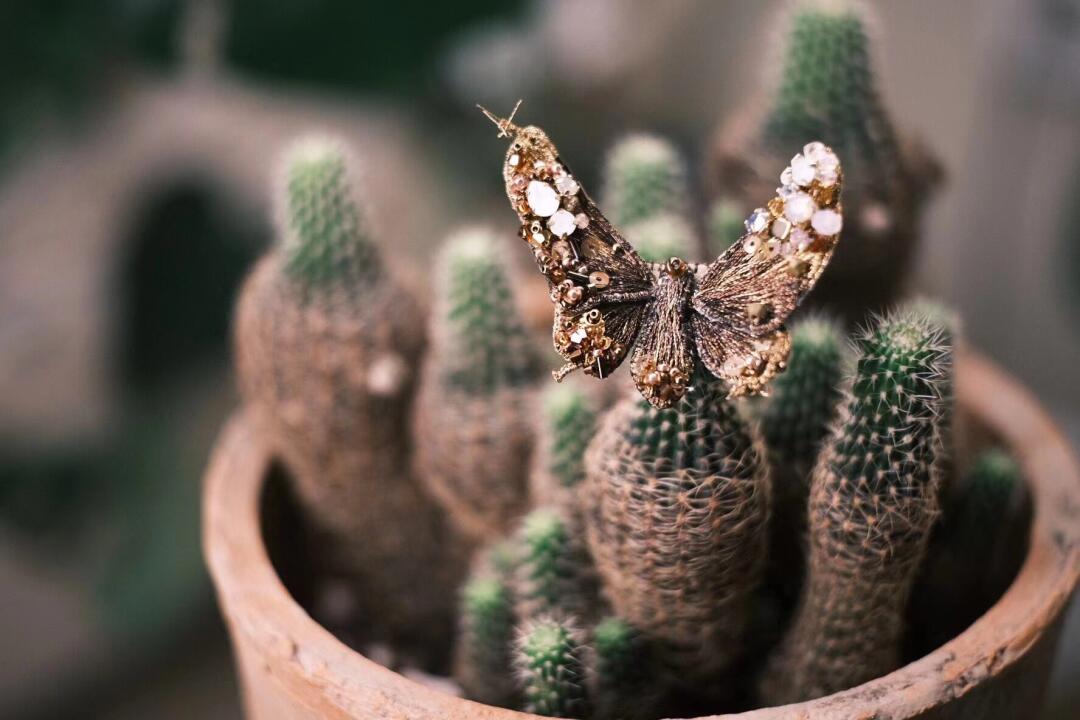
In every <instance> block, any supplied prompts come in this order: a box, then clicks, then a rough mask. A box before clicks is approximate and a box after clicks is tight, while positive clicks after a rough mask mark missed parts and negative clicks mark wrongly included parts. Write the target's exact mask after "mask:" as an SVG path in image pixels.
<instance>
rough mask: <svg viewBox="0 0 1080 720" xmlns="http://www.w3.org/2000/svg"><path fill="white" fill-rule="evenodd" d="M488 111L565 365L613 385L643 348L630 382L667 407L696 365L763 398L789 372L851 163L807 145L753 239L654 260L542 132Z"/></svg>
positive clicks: (832, 242) (757, 214) (754, 216)
mask: <svg viewBox="0 0 1080 720" xmlns="http://www.w3.org/2000/svg"><path fill="white" fill-rule="evenodd" d="M520 104H521V103H520V101H519V102H518V105H516V106H515V107H514V112H512V113H511V114H510V117H508V118H499V117H497V116H495V115H493V114H492V113H491V112H489V111H488V110H487V109H485V108H483V107H481V108H480V109H481V110H482V111H483V113H484V114H485V115H486V116H487V117H488V118H489V119H490V120H491V121H492V122H494V123H495V124H496V125H497V126H498V128H499V137H510V136H512V138H513V139H512V141H511V143H510V147H509V148H508V149H507V151H506V160H505V164H504V165H503V179H504V180H505V182H506V194H507V196H508V197H509V198H510V204H511V205H512V206H513V208H514V210H515V211H516V212H517V214H518V217H519V218H520V220H521V233H520V234H521V237H522V239H524V240H525V242H527V243H528V244H529V246H530V247H531V248H532V251H533V255H534V256H535V258H536V262H537V265H538V266H539V267H540V271H541V272H542V273H543V274H544V275H545V276H546V277H547V280H548V285H549V288H550V290H551V301H552V303H553V304H554V306H555V320H554V327H553V329H552V339H553V341H554V344H555V350H556V351H558V353H559V354H560V355H561V356H562V357H563V359H564V360H566V364H565V365H563V366H562V367H561V368H560V369H559V370H556V371H554V372H553V373H552V374H553V375H554V377H555V379H556V380H562V378H563V377H565V376H566V375H567V374H568V373H570V372H572V371H574V370H578V369H581V370H584V371H585V373H586V374H589V375H593V376H595V377H598V378H603V377H605V376H607V375H610V374H611V373H612V372H613V371H614V370H615V369H616V368H617V367H618V366H619V365H620V364H621V363H622V362H623V360H624V359H625V358H626V356H627V355H628V354H629V353H630V352H631V350H632V351H633V354H632V357H631V360H630V374H631V377H632V378H633V380H634V384H635V385H636V386H637V388H638V390H639V391H640V393H641V394H642V396H643V397H644V398H645V399H646V400H648V401H649V402H650V403H651V404H652V405H654V406H655V407H658V408H666V407H670V406H671V405H672V404H673V403H675V402H676V401H677V400H678V399H679V398H681V397H682V396H683V395H685V394H686V392H687V390H688V389H689V387H690V378H691V376H692V375H693V371H694V365H695V358H697V359H699V360H700V361H701V363H702V365H704V367H705V368H706V369H707V370H708V371H709V372H710V373H712V375H714V376H716V377H717V378H719V379H721V380H724V381H726V382H727V384H728V387H729V395H730V396H732V397H735V396H740V395H750V394H761V393H763V391H764V390H765V388H766V386H767V384H768V382H769V381H770V380H771V379H772V378H773V377H774V376H775V375H776V374H777V373H779V372H782V371H783V370H784V368H785V364H786V361H787V357H788V353H789V352H790V350H791V340H790V338H789V336H788V333H787V330H786V329H785V328H784V325H783V322H784V320H785V319H786V318H787V317H788V316H789V315H790V314H791V312H792V311H793V310H794V309H795V308H796V306H798V304H799V302H800V301H801V300H802V299H803V297H804V296H805V295H806V293H807V292H809V291H810V289H811V288H812V287H813V286H814V284H815V283H816V282H817V280H818V278H819V277H820V276H821V273H822V271H824V269H825V266H826V265H827V264H828V262H829V259H830V258H831V257H832V253H833V249H834V248H835V247H836V243H837V241H838V240H839V236H840V228H841V224H842V214H841V207H840V186H841V169H840V163H839V161H838V159H837V157H836V154H835V153H833V151H832V150H830V149H829V148H828V147H826V146H825V145H823V144H822V143H819V142H812V143H809V144H807V145H806V146H805V147H804V148H803V151H802V152H801V153H799V154H798V155H796V156H795V157H794V158H792V160H791V165H790V166H789V167H787V168H786V169H785V170H784V172H783V173H782V174H781V176H780V184H781V187H780V188H778V189H777V196H776V197H774V198H773V199H772V200H770V201H769V202H768V204H767V205H766V206H765V207H763V208H758V209H756V210H754V212H753V213H751V215H750V216H749V218H747V220H746V233H745V234H744V235H743V236H742V238H740V239H739V241H738V242H736V243H735V244H733V245H732V246H731V247H730V248H728V249H727V250H726V251H725V252H724V253H723V254H722V255H721V256H720V257H718V258H717V259H716V260H715V261H714V262H713V263H711V264H709V265H704V264H690V263H687V262H686V261H684V260H682V259H681V258H671V259H670V260H669V261H667V262H666V263H649V262H646V261H645V260H643V259H642V258H641V256H640V255H638V253H637V252H636V251H635V250H634V248H633V247H631V246H630V244H629V243H627V242H626V240H624V239H623V238H622V237H621V236H620V235H619V233H618V232H617V231H616V230H615V228H613V227H612V226H611V223H609V222H608V221H607V219H606V218H605V217H604V216H603V215H602V214H601V213H600V210H599V209H598V208H597V207H596V205H595V204H594V203H593V201H592V200H591V199H590V198H589V196H588V194H587V193H586V192H585V191H584V189H583V188H582V187H581V185H580V184H579V183H578V181H577V180H576V179H575V178H574V176H573V175H572V174H571V172H570V169H569V168H568V167H567V166H566V163H564V162H563V161H562V159H561V158H560V157H559V154H558V152H557V151H556V149H555V145H554V144H552V142H551V140H549V139H548V137H547V135H546V134H545V133H544V131H543V130H541V129H540V128H538V127H536V126H533V125H530V126H527V127H518V126H517V125H515V124H514V123H513V118H514V114H515V113H516V112H517V109H518V106H520Z"/></svg>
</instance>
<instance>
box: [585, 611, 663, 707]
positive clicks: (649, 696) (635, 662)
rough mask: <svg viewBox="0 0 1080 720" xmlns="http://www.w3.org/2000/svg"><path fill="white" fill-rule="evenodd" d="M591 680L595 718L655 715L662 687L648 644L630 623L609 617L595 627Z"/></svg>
mask: <svg viewBox="0 0 1080 720" xmlns="http://www.w3.org/2000/svg"><path fill="white" fill-rule="evenodd" d="M592 634H593V643H592V644H593V667H592V682H591V684H590V688H591V697H592V704H593V718H594V719H595V720H637V719H641V720H644V719H645V718H650V717H653V716H654V715H653V713H655V711H656V701H657V699H658V697H659V688H658V686H657V683H656V680H655V678H654V677H653V668H652V665H651V661H652V658H651V657H650V654H649V647H648V644H647V643H646V642H645V639H644V638H643V637H642V636H641V633H639V632H638V631H637V630H635V629H634V628H633V627H632V626H631V625H630V623H628V622H626V621H625V620H623V619H621V618H617V617H607V618H604V619H603V620H601V621H600V622H598V623H597V624H596V627H594V628H593V633H592Z"/></svg>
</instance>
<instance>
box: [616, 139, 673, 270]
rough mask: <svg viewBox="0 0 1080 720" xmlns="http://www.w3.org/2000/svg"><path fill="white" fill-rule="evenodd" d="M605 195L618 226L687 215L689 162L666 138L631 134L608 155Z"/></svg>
mask: <svg viewBox="0 0 1080 720" xmlns="http://www.w3.org/2000/svg"><path fill="white" fill-rule="evenodd" d="M601 195H602V197H603V208H604V213H605V214H606V215H607V217H608V219H609V220H611V222H613V223H614V224H615V225H616V227H620V228H625V227H629V226H630V225H633V224H635V223H638V222H641V221H642V220H647V219H649V218H652V217H655V216H657V215H674V216H677V217H680V218H683V217H686V215H687V213H688V210H689V203H688V198H689V197H690V191H689V185H688V182H687V173H686V164H685V163H684V161H683V159H682V157H680V156H679V153H678V151H677V150H676V149H675V148H674V146H672V145H671V143H669V142H667V141H666V140H664V139H662V138H659V137H655V136H653V135H645V134H636V135H629V136H627V137H625V138H623V139H622V140H620V141H619V142H618V143H616V144H615V146H614V147H613V148H612V149H611V152H610V153H609V154H608V157H607V163H606V165H605V167H604V189H603V192H602V193H601ZM664 259H665V260H666V259H667V258H664Z"/></svg>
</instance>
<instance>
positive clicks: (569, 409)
mask: <svg viewBox="0 0 1080 720" xmlns="http://www.w3.org/2000/svg"><path fill="white" fill-rule="evenodd" d="M597 409H598V408H597V402H596V401H595V400H594V398H593V397H592V396H591V395H589V394H588V393H587V392H586V391H585V390H584V388H582V387H581V385H580V384H579V383H577V382H574V381H573V380H568V381H565V382H563V383H559V384H551V385H549V386H548V387H547V388H545V389H544V392H543V395H542V397H541V408H540V410H541V413H540V415H541V417H540V430H539V440H538V443H537V452H536V456H535V457H534V459H533V460H534V461H533V471H532V474H531V476H530V494H531V496H532V501H533V504H534V505H537V506H541V507H543V506H554V507H559V508H562V509H564V510H566V511H568V512H571V513H575V512H576V510H577V503H576V501H575V499H574V498H575V497H576V493H577V489H578V486H579V485H580V484H581V481H582V480H584V479H585V448H586V447H587V446H588V444H589V441H590V440H592V437H593V434H594V433H595V432H596V422H597Z"/></svg>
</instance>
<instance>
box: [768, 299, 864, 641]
mask: <svg viewBox="0 0 1080 720" xmlns="http://www.w3.org/2000/svg"><path fill="white" fill-rule="evenodd" d="M845 343H846V338H845V336H844V333H843V331H842V329H841V328H840V325H839V324H838V323H837V322H835V321H833V320H831V319H829V318H826V317H824V316H810V317H808V318H805V319H802V320H800V321H798V322H796V323H795V324H793V325H792V328H791V355H790V357H789V358H788V368H787V371H786V372H784V373H783V374H782V375H780V376H778V377H777V378H776V380H774V381H773V383H772V387H771V388H770V397H769V398H768V400H767V402H766V403H765V405H764V407H763V408H762V410H761V417H760V420H761V429H762V434H763V435H764V436H765V444H766V447H768V449H769V462H770V465H771V467H772V477H773V505H772V507H773V515H772V518H771V520H770V535H771V542H770V547H769V585H770V586H771V587H773V588H775V589H776V590H777V591H778V592H779V593H780V600H781V602H782V603H783V605H784V606H785V607H790V605H791V604H792V603H793V602H794V600H795V598H796V596H797V594H798V588H799V585H800V583H801V582H802V575H803V545H804V543H803V536H804V534H805V532H806V502H807V497H808V495H809V492H810V470H811V468H812V467H813V464H814V460H815V459H816V458H817V455H818V451H819V450H820V448H821V443H822V440H823V439H824V438H825V436H826V434H827V433H828V430H829V427H830V426H831V424H832V422H833V420H834V418H835V417H836V412H837V410H838V409H839V404H840V396H841V383H842V378H843V374H844V372H845V364H846V360H847V353H846V347H845ZM774 627H775V626H774Z"/></svg>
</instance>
